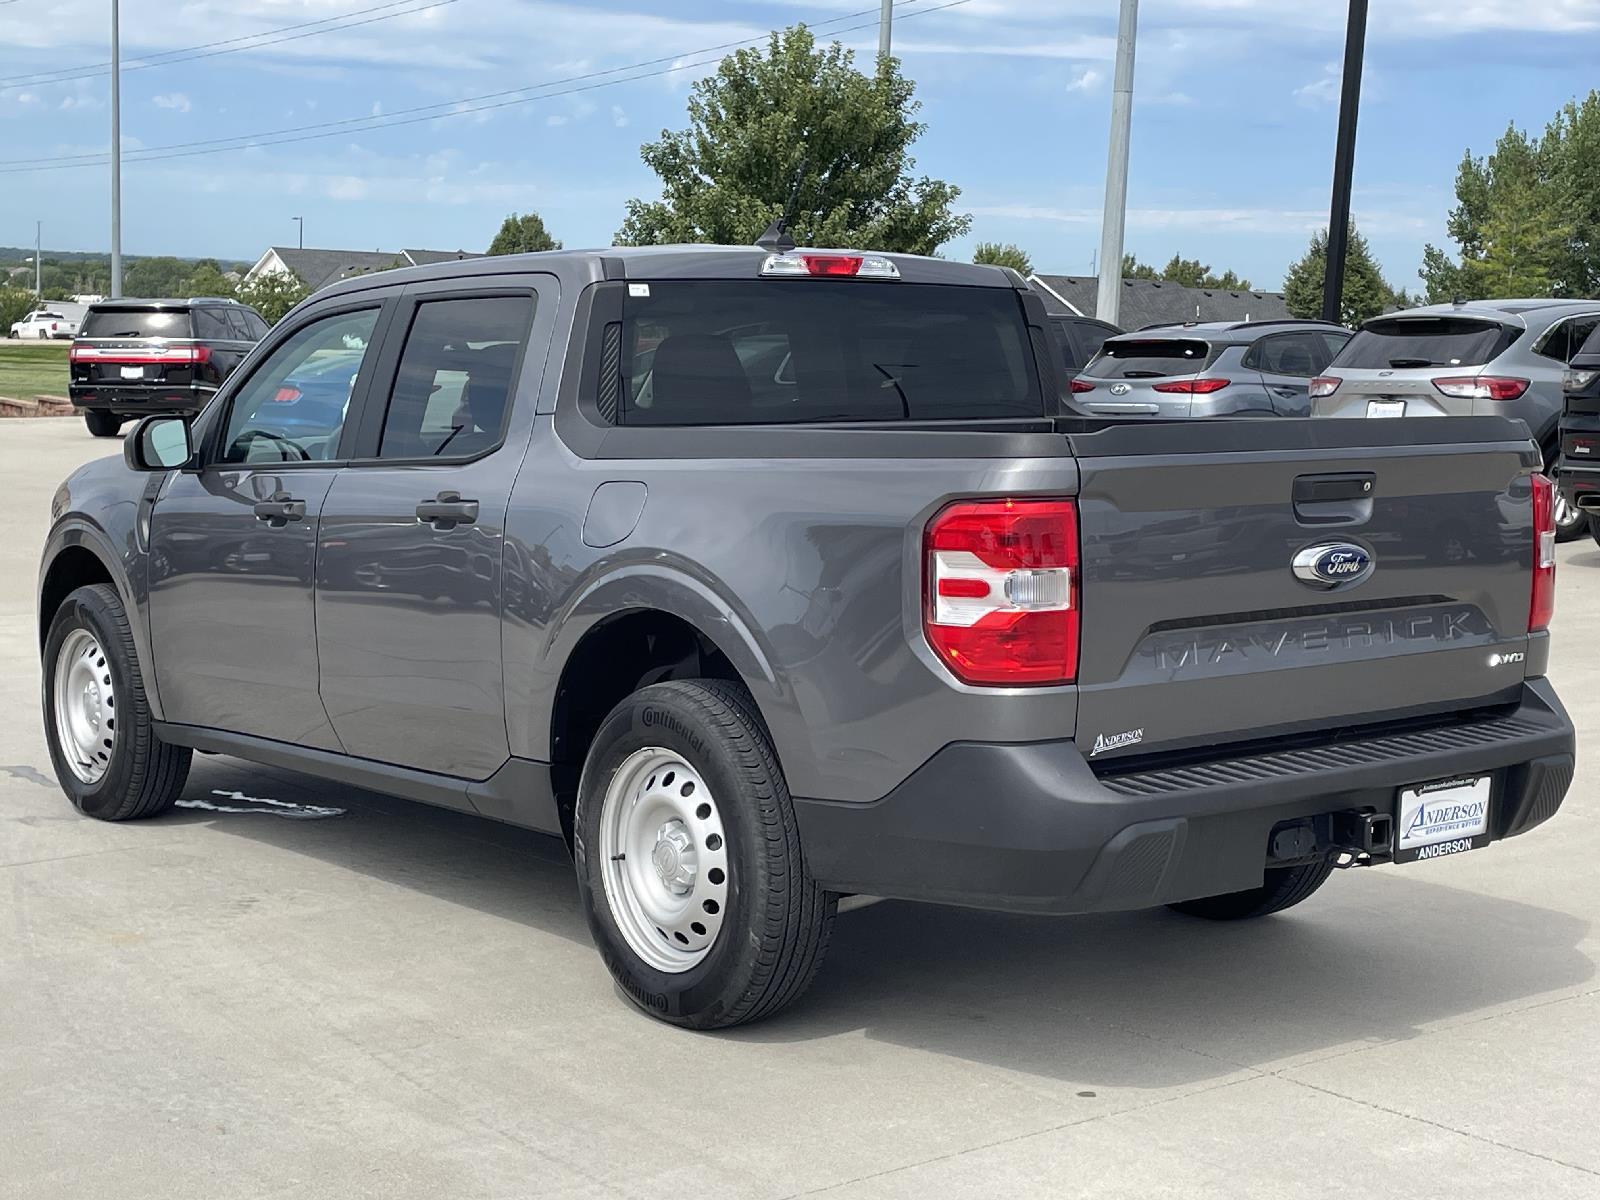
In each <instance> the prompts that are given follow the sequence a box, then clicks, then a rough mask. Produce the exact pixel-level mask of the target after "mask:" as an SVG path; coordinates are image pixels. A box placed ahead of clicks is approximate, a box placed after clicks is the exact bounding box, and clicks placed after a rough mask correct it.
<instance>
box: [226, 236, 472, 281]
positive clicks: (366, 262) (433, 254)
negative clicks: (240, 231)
mask: <svg viewBox="0 0 1600 1200" xmlns="http://www.w3.org/2000/svg"><path fill="white" fill-rule="evenodd" d="M482 257H483V255H481V254H477V253H474V252H473V251H470V250H312V249H302V248H300V247H297V246H270V247H268V249H267V252H266V253H265V254H263V255H262V256H261V257H260V258H259V259H257V260H256V264H255V266H253V267H251V268H250V269H249V270H248V271H246V272H245V276H244V278H245V282H246V283H248V282H250V281H251V280H252V279H255V278H257V277H258V276H261V275H264V274H266V273H267V272H276V273H278V274H280V275H292V276H294V277H295V278H296V279H298V280H299V281H300V282H301V283H303V284H305V285H306V287H308V288H310V289H311V290H312V291H313V292H316V291H321V290H322V289H323V288H325V287H327V286H328V285H329V284H330V283H337V282H338V281H339V280H341V279H348V278H350V277H351V276H352V275H367V274H370V273H371V272H373V271H387V270H389V269H390V268H392V267H420V266H422V265H424V264H426V263H437V262H452V261H454V260H456V259H462V258H482Z"/></svg>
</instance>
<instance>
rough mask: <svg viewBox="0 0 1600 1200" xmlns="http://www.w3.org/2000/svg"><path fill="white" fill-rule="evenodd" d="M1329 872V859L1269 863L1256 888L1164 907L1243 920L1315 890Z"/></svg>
mask: <svg viewBox="0 0 1600 1200" xmlns="http://www.w3.org/2000/svg"><path fill="white" fill-rule="evenodd" d="M1332 874H1333V862H1332V860H1327V861H1324V862H1320V863H1306V864H1304V865H1302V866H1298V867H1269V868H1268V869H1267V873H1266V880H1265V881H1264V882H1263V883H1262V885H1261V886H1260V887H1258V888H1250V889H1249V890H1248V891H1243V892H1229V893H1228V894H1226V895H1223V896H1207V897H1205V898H1204V899H1203V900H1185V901H1183V902H1182V903H1180V904H1170V905H1168V906H1167V907H1169V908H1171V909H1173V910H1174V911H1175V912H1181V913H1186V914H1188V915H1189V916H1191V917H1204V918H1206V920H1208V921H1244V920H1248V919H1249V918H1251V917H1265V916H1267V915H1269V914H1271V913H1275V912H1282V911H1283V910H1284V909H1286V908H1293V907H1294V906H1295V905H1296V904H1299V903H1300V901H1302V900H1304V899H1306V898H1307V897H1308V896H1310V895H1311V893H1312V892H1314V891H1316V890H1317V889H1318V888H1319V887H1321V886H1322V885H1323V884H1324V883H1325V882H1326V881H1327V878H1328V876H1329V875H1332Z"/></svg>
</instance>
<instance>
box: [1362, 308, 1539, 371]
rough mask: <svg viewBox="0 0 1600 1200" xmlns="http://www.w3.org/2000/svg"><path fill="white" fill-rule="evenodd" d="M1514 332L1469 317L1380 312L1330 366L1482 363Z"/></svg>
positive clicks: (1507, 342) (1391, 367)
mask: <svg viewBox="0 0 1600 1200" xmlns="http://www.w3.org/2000/svg"><path fill="white" fill-rule="evenodd" d="M1519 332H1520V331H1519V330H1517V329H1515V328H1513V327H1508V326H1503V325H1498V324H1496V323H1495V322H1493V321H1485V320H1477V319H1473V318H1469V317H1382V318H1379V319H1377V320H1374V321H1368V322H1367V323H1366V324H1365V325H1363V326H1362V327H1361V331H1360V332H1359V333H1357V334H1356V335H1355V337H1353V338H1351V339H1350V340H1349V341H1348V342H1346V343H1345V347H1344V349H1343V350H1341V351H1340V352H1339V354H1338V356H1337V357H1336V358H1335V359H1334V360H1333V362H1332V363H1331V364H1330V365H1331V366H1333V367H1350V368H1353V369H1355V370H1374V371H1382V370H1401V369H1404V368H1407V367H1481V366H1482V365H1483V364H1484V363H1486V362H1488V361H1489V360H1490V359H1492V358H1495V357H1497V356H1498V355H1499V354H1500V353H1501V351H1503V350H1505V349H1506V347H1508V346H1509V345H1511V343H1512V342H1514V341H1516V339H1517V334H1518V333H1519Z"/></svg>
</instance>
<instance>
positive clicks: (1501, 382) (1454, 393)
mask: <svg viewBox="0 0 1600 1200" xmlns="http://www.w3.org/2000/svg"><path fill="white" fill-rule="evenodd" d="M1433 386H1434V387H1436V388H1438V389H1439V391H1440V392H1442V393H1443V394H1444V395H1446V396H1449V397H1451V398H1452V399H1455V400H1515V399H1516V398H1517V397H1518V396H1520V395H1522V393H1523V392H1525V391H1527V390H1528V381H1527V380H1526V379H1511V378H1508V377H1507V376H1504V375H1461V376H1449V377H1447V378H1444V379H1435V380H1434V381H1433Z"/></svg>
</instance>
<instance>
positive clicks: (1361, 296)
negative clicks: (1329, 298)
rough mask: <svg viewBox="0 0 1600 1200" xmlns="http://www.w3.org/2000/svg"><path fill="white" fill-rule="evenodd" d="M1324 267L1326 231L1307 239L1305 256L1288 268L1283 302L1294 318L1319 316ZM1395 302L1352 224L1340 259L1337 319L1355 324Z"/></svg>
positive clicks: (1370, 251) (1393, 292) (1325, 259)
mask: <svg viewBox="0 0 1600 1200" xmlns="http://www.w3.org/2000/svg"><path fill="white" fill-rule="evenodd" d="M1327 266H1328V231H1327V230H1326V229H1322V230H1319V231H1317V232H1316V233H1315V234H1313V235H1312V237H1311V245H1310V247H1309V248H1308V249H1307V250H1306V253H1305V256H1304V257H1303V258H1301V259H1300V261H1299V262H1297V263H1295V264H1294V265H1293V266H1291V267H1290V268H1289V274H1288V277H1287V278H1285V279H1284V281H1283V301H1284V303H1285V304H1286V305H1287V306H1288V308H1289V311H1290V312H1292V313H1293V314H1294V315H1295V316H1297V317H1320V316H1321V315H1322V277H1323V273H1324V272H1325V271H1326V270H1327ZM1394 303H1395V291H1394V289H1393V288H1391V287H1390V286H1389V285H1388V284H1387V283H1385V282H1384V281H1383V272H1382V271H1381V270H1380V269H1379V267H1378V263H1377V260H1376V259H1374V258H1373V257H1372V248H1371V247H1370V246H1368V245H1367V239H1366V238H1364V237H1362V236H1361V233H1360V231H1359V230H1358V229H1356V227H1355V225H1354V224H1353V223H1352V224H1351V226H1350V247H1349V250H1348V251H1347V252H1346V254H1345V260H1344V294H1343V295H1342V296H1340V298H1339V319H1340V321H1342V322H1343V323H1344V324H1346V325H1351V326H1354V325H1359V324H1361V322H1363V321H1366V320H1369V319H1370V318H1372V317H1375V316H1377V315H1378V314H1379V313H1381V312H1383V311H1384V310H1385V309H1388V308H1391V307H1393V306H1394Z"/></svg>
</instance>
